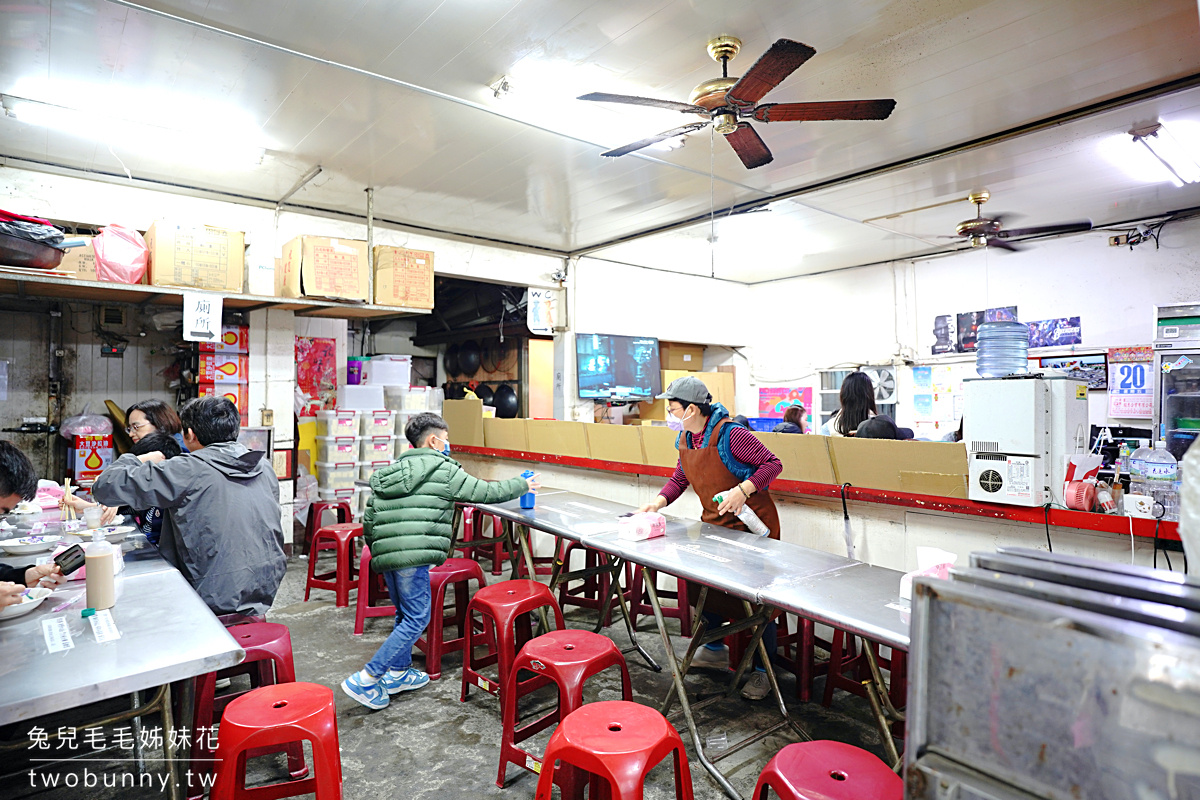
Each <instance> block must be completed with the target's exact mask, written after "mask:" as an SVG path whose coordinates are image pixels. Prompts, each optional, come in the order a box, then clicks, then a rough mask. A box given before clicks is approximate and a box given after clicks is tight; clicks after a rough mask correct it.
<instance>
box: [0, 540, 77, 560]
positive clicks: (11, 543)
mask: <svg viewBox="0 0 1200 800" xmlns="http://www.w3.org/2000/svg"><path fill="white" fill-rule="evenodd" d="M61 539H62V537H61V536H24V537H22V538H20V539H5V540H4V541H3V542H0V549H2V550H4V552H6V553H8V554H9V555H10V556H24V555H29V554H30V553H42V552H45V551H46V550H53V549H54V546H55V545H56V544H58V543H59V541H60V540H61Z"/></svg>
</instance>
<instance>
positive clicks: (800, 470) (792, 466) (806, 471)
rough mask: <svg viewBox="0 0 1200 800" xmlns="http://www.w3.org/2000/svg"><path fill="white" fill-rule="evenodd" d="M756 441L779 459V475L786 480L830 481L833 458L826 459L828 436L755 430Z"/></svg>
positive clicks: (827, 456)
mask: <svg viewBox="0 0 1200 800" xmlns="http://www.w3.org/2000/svg"><path fill="white" fill-rule="evenodd" d="M754 435H755V436H757V437H758V438H759V441H761V442H762V443H763V445H764V446H765V447H766V448H767V449H768V450H770V451H771V452H772V453H774V454H775V455H777V456H779V460H780V461H782V462H783V472H782V473H780V475H779V477H780V478H782V479H783V480H786V481H808V482H809V483H833V482H834V476H833V462H832V461H830V460H829V439H830V438H831V437H829V436H804V435H802V434H798V433H763V432H760V431H755V433H754Z"/></svg>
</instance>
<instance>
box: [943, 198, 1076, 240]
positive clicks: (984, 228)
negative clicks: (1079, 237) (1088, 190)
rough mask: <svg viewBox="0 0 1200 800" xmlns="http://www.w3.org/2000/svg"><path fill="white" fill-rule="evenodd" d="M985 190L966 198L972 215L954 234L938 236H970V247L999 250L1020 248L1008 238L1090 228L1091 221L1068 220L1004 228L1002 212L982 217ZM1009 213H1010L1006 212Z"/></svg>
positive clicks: (968, 237)
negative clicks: (1053, 223) (1025, 226)
mask: <svg viewBox="0 0 1200 800" xmlns="http://www.w3.org/2000/svg"><path fill="white" fill-rule="evenodd" d="M991 196H992V195H991V193H990V192H989V191H988V190H987V189H980V190H979V191H977V192H971V193H970V194H969V195H967V199H968V200H970V201H971V202H972V203H974V204H975V218H974V219H965V220H963V221H962V222H960V223H958V225H956V226H955V227H954V231H955V235H954V236H939V237H937V238H939V239H969V240H970V242H971V246H972V247H998V248H1000V249H1001V250H1007V251H1009V252H1016V251H1018V250H1022V249H1023V248H1020V247H1017V246H1016V245H1015V244H1013V243H1012V242H1010V241H1007V240H1008V239H1016V238H1019V237H1024V236H1050V235H1053V234H1061V233H1081V232H1083V231H1090V230H1091V229H1092V223H1091V220H1082V221H1080V222H1067V223H1063V224H1062V225H1042V226H1039V227H1035V228H1013V229H1005V228H1004V227H1003V224H1004V217H1005V215H1004V214H996V215H995V216H993V217H991V218H988V217H985V216H983V204H984V203H986V202H987V201H988V199H989V198H990V197H991ZM1009 216H1011V215H1009Z"/></svg>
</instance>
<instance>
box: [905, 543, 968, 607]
mask: <svg viewBox="0 0 1200 800" xmlns="http://www.w3.org/2000/svg"><path fill="white" fill-rule="evenodd" d="M957 562H958V556H957V555H956V554H954V553H951V552H948V551H946V550H942V549H940V548H937V547H918V548H917V568H916V569H915V570H913V571H912V572H906V573H904V575H903V576H902V577H901V578H900V599H901V600H912V582H913V578H915V577H927V578H940V579H941V580H948V579H949V578H950V568H951V567H953V566H954V565H955V564H956V563H957Z"/></svg>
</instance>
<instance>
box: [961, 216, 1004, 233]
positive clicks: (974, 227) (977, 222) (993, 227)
mask: <svg viewBox="0 0 1200 800" xmlns="http://www.w3.org/2000/svg"><path fill="white" fill-rule="evenodd" d="M954 231H955V233H957V234H958V235H959V236H976V237H982V236H995V235H996V234H997V233H999V232H1000V223H999V222H997V221H996V220H994V219H987V218H986V217H984V218H982V219H981V218H975V219H964V220H963V221H962V222H960V223H958V225H956V226H954Z"/></svg>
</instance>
